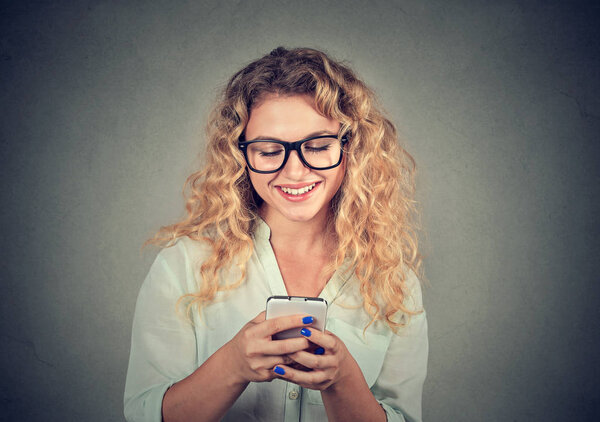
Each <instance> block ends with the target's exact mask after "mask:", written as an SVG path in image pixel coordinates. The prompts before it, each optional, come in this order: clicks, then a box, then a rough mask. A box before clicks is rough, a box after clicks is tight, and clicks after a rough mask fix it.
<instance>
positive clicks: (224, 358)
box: [215, 341, 249, 389]
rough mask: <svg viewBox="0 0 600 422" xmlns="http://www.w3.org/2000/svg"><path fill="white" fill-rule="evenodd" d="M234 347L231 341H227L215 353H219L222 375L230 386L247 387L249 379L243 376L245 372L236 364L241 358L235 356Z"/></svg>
mask: <svg viewBox="0 0 600 422" xmlns="http://www.w3.org/2000/svg"><path fill="white" fill-rule="evenodd" d="M234 347H235V346H234V345H233V344H231V341H230V342H227V343H225V344H224V345H223V346H222V347H221V348H220V349H219V350H217V351H216V352H215V354H218V358H219V359H218V363H219V366H220V367H221V368H222V377H223V381H224V382H225V384H226V385H227V386H228V387H230V388H241V389H245V388H246V387H247V386H248V384H249V381H248V380H246V379H245V378H244V377H243V372H242V371H241V370H240V369H239V368H238V367H237V365H236V364H237V363H238V362H239V360H238V359H236V358H235V356H234V353H233V351H234V350H235V349H234Z"/></svg>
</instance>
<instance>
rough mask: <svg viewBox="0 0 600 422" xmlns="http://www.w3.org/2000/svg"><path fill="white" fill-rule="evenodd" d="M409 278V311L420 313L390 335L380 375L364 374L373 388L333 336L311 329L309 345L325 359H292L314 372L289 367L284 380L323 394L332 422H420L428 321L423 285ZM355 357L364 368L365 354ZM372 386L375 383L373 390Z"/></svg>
mask: <svg viewBox="0 0 600 422" xmlns="http://www.w3.org/2000/svg"><path fill="white" fill-rule="evenodd" d="M411 276H412V277H411V280H410V281H409V286H410V287H409V289H410V291H411V293H410V299H409V300H407V302H406V304H407V307H408V308H409V309H411V310H415V311H422V312H421V313H419V314H417V315H414V316H412V317H411V318H410V320H409V321H408V322H407V323H406V325H405V326H404V327H402V328H400V329H399V331H398V334H391V333H390V334H391V340H390V341H389V343H386V346H385V348H382V349H381V351H382V352H383V353H384V355H383V356H381V359H382V361H383V363H382V366H381V367H380V368H379V369H378V372H376V373H372V370H371V377H369V373H366V376H367V378H368V379H370V381H369V384H367V382H366V381H365V378H364V377H363V373H362V370H361V369H360V367H359V365H358V363H357V362H356V360H355V359H354V358H353V357H352V355H351V354H350V353H348V350H347V347H346V345H345V344H344V342H343V341H341V340H340V339H339V338H337V337H336V336H335V335H333V334H332V333H330V332H325V333H324V334H323V333H320V332H317V331H316V330H311V331H312V333H311V335H309V336H308V337H309V339H310V341H311V342H314V343H316V344H318V345H320V346H322V347H323V348H324V350H325V354H324V355H323V356H315V355H311V354H309V353H307V352H305V351H300V352H297V353H295V354H293V355H291V357H292V358H293V359H294V360H295V361H297V362H299V363H301V364H303V365H304V366H307V367H310V368H313V371H312V372H309V373H301V372H298V371H295V370H293V369H289V370H288V368H287V367H285V371H286V373H285V374H284V375H282V378H286V379H288V380H290V381H292V382H294V383H296V384H299V385H301V386H302V387H306V388H310V389H313V390H320V391H321V397H322V399H323V404H324V405H325V408H326V412H327V416H328V418H329V419H330V420H382V421H384V420H386V418H387V420H388V421H396V422H401V421H402V422H404V421H413V422H414V421H421V420H422V418H421V399H422V392H423V382H424V380H425V376H426V374H427V355H428V340H427V319H426V315H425V311H424V310H423V306H422V302H421V290H420V284H419V281H418V280H417V278H416V277H415V276H414V274H412V273H411ZM350 345H351V344H350ZM355 351H356V350H355ZM353 353H354V352H353ZM357 358H358V359H362V360H359V361H360V362H362V363H361V365H364V364H365V359H367V360H369V356H368V355H364V353H363V354H362V356H361V354H360V353H359V355H358V357H357ZM367 366H368V365H365V367H367ZM377 373H378V374H379V375H378V376H377V378H375V375H376V374H377ZM371 384H372V385H371ZM368 385H371V388H370V389H369V387H368ZM369 418H370V419H369ZM380 418H381V419H380Z"/></svg>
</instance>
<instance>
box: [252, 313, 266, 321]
mask: <svg viewBox="0 0 600 422" xmlns="http://www.w3.org/2000/svg"><path fill="white" fill-rule="evenodd" d="M266 314H267V313H266V312H265V311H262V312H261V313H260V314H258V315H256V316H255V317H254V318H253V319H252V322H263V321H264V320H265V315H266Z"/></svg>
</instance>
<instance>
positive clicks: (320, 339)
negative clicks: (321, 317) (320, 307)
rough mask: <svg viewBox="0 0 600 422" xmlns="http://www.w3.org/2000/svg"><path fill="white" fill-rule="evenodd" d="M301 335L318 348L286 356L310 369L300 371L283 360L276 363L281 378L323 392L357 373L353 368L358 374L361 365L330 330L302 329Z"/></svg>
mask: <svg viewBox="0 0 600 422" xmlns="http://www.w3.org/2000/svg"><path fill="white" fill-rule="evenodd" d="M302 335H303V337H304V338H305V339H307V340H308V339H310V342H311V343H314V344H315V345H317V346H318V347H317V348H316V349H315V348H314V347H313V348H311V350H312V352H311V351H307V350H300V351H297V352H294V353H290V354H289V355H288V356H289V357H290V358H291V359H292V360H293V361H294V362H297V363H299V364H301V365H303V366H305V367H307V368H311V369H312V371H310V372H305V371H301V370H298V369H296V368H293V367H292V366H290V365H286V364H285V363H284V364H281V365H278V367H279V368H281V369H283V371H284V373H283V374H280V373H279V372H281V371H279V372H278V373H277V374H278V376H279V377H280V378H283V379H286V380H288V381H291V382H293V383H295V384H298V385H299V386H301V387H305V388H310V389H312V390H321V391H323V390H326V389H328V388H330V387H332V386H335V385H336V384H337V383H339V382H341V381H343V380H345V379H347V378H348V379H350V378H351V377H352V376H355V375H357V372H356V371H359V373H360V367H359V366H358V364H357V363H356V361H355V360H354V358H353V357H352V355H351V354H350V352H348V349H347V348H346V345H345V344H344V342H343V341H342V340H340V339H339V337H337V336H336V335H335V334H333V333H331V332H330V331H325V332H321V331H319V330H316V329H310V328H305V329H303V330H302ZM361 375H362V373H361Z"/></svg>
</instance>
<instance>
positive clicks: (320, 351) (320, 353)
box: [315, 347, 325, 355]
mask: <svg viewBox="0 0 600 422" xmlns="http://www.w3.org/2000/svg"><path fill="white" fill-rule="evenodd" d="M323 353H325V349H323V348H322V347H317V348H316V349H315V355H322V354H323Z"/></svg>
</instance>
